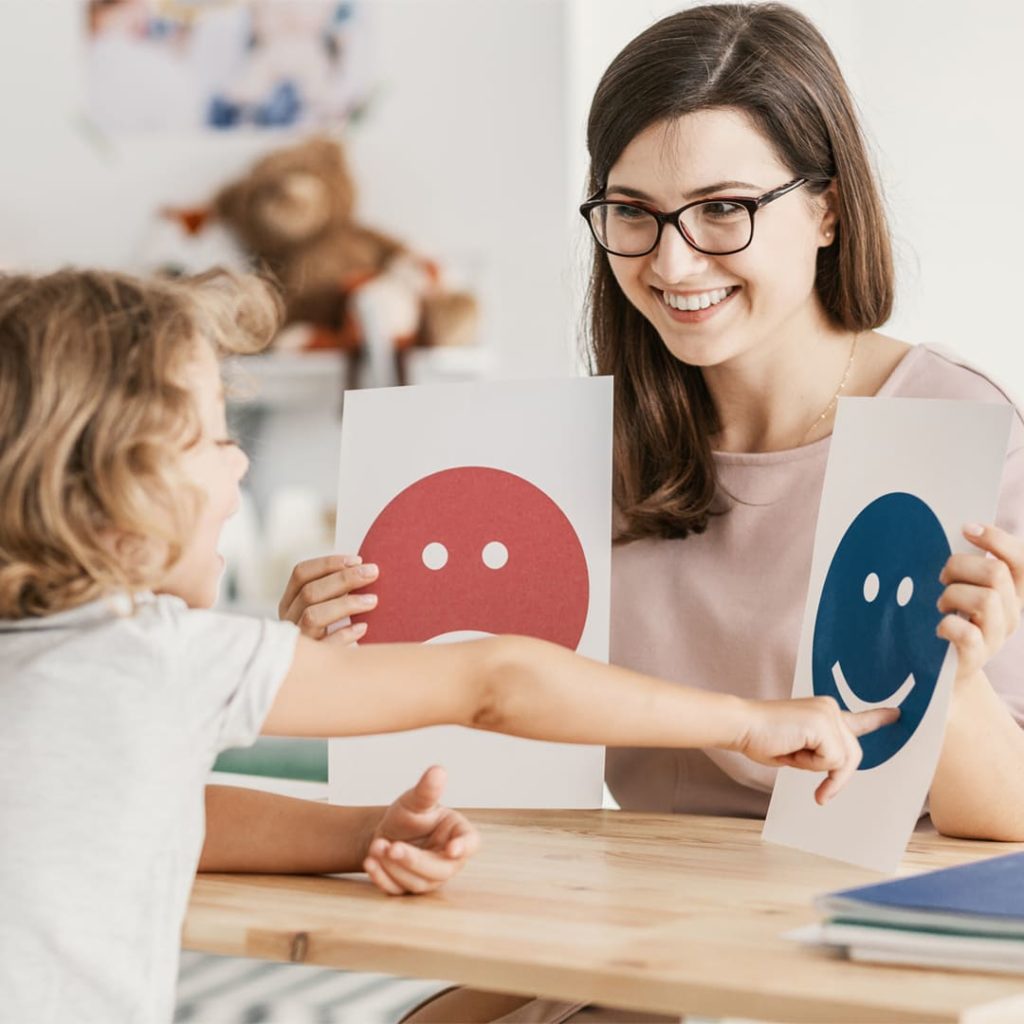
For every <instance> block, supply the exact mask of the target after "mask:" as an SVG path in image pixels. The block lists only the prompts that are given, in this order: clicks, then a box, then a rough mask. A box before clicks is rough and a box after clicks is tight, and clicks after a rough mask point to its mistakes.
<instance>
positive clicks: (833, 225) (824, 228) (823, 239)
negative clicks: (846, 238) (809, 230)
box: [818, 178, 839, 249]
mask: <svg viewBox="0 0 1024 1024" xmlns="http://www.w3.org/2000/svg"><path fill="white" fill-rule="evenodd" d="M818 198H819V201H820V203H821V220H820V222H819V224H818V245H819V246H820V247H821V248H823V249H827V248H828V247H829V246H830V245H831V244H832V243H833V242H834V241H835V240H836V229H837V228H838V226H839V186H838V185H837V184H836V180H835V178H833V179H832V180H831V181H830V182H829V184H828V188H827V189H825V191H824V192H822V193H821V195H820V196H819V197H818Z"/></svg>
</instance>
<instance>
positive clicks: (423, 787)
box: [363, 765, 480, 896]
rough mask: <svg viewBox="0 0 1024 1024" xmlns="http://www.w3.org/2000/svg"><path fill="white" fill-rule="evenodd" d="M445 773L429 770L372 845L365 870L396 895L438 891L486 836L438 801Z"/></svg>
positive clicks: (397, 805) (393, 811)
mask: <svg viewBox="0 0 1024 1024" xmlns="http://www.w3.org/2000/svg"><path fill="white" fill-rule="evenodd" d="M445 781H446V776H445V771H444V769H443V768H441V767H440V766H439V765H434V767H432V768H428V769H427V770H426V771H425V772H424V773H423V776H422V777H421V778H420V781H419V782H417V783H416V785H415V786H413V788H412V789H410V790H407V791H406V792H404V793H403V794H402V795H401V796H400V797H399V798H398V799H397V800H396V801H395V802H394V803H393V804H392V805H391V806H390V807H389V808H388V809H387V810H386V811H385V812H384V817H382V818H381V820H380V824H379V825H378V826H377V828H376V829H375V830H374V832H373V835H372V836H371V837H370V842H369V844H368V846H367V854H366V859H365V860H364V861H363V868H364V870H365V871H366V873H367V874H368V875H369V876H370V878H371V880H372V881H373V883H374V885H376V886H377V887H378V888H379V889H383V890H384V892H386V893H388V894H389V895H391V896H403V895H406V894H408V893H424V892H433V890H434V889H437V888H439V887H440V886H441V885H443V884H444V883H445V882H447V881H448V879H449V878H452V877H453V876H454V875H456V874H458V873H459V871H461V870H462V866H463V864H465V863H466V861H467V860H468V859H469V858H470V857H471V856H472V855H473V854H474V853H476V851H477V850H478V849H479V848H480V833H479V832H477V830H476V829H475V828H474V827H473V826H472V825H471V824H470V823H469V821H468V820H467V819H466V818H465V817H464V816H463V815H461V814H459V812H458V811H453V810H451V809H450V808H448V807H442V806H441V805H440V803H439V802H438V801H439V800H440V799H441V793H442V791H443V790H444V784H445Z"/></svg>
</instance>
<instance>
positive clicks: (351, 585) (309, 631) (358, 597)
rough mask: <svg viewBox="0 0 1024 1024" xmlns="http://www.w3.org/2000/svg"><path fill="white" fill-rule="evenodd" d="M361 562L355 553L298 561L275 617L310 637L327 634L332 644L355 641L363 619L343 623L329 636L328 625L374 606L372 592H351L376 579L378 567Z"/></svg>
mask: <svg viewBox="0 0 1024 1024" xmlns="http://www.w3.org/2000/svg"><path fill="white" fill-rule="evenodd" d="M361 562H362V559H361V558H360V557H359V556H358V555H327V556H325V557H323V558H310V559H308V560H307V561H305V562H299V564H298V565H297V566H295V568H294V569H292V574H291V576H290V577H289V578H288V585H287V586H286V587H285V588H284V596H283V597H282V598H281V603H280V604H279V605H278V606H277V614H278V616H279V617H280V618H282V619H287V620H288V621H289V622H294V623H295V624H296V625H297V626H298V627H299V629H300V630H301V631H302V633H303V635H305V636H308V637H311V638H312V639H313V640H321V639H323V638H324V637H325V636H327V638H328V639H329V640H330V641H331V642H332V643H341V644H352V643H355V642H356V641H357V640H358V639H359V638H360V637H362V636H363V634H364V633H365V632H366V623H365V622H358V623H356V624H354V625H349V626H343V627H342V628H341V629H338V630H336V631H335V632H333V633H331V634H330V635H329V636H328V634H327V627H328V626H330V625H332V624H333V623H335V622H338V621H339V620H340V619H345V618H348V617H349V616H351V615H358V614H359V613H360V612H368V611H369V610H370V609H371V608H374V607H376V605H377V596H376V595H375V594H354V593H352V591H354V590H358V589H359V588H360V587H365V586H367V585H368V584H370V583H372V582H373V581H374V580H375V579H376V578H377V566H375V565H362V564H361Z"/></svg>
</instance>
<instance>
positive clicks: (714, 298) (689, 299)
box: [661, 288, 732, 311]
mask: <svg viewBox="0 0 1024 1024" xmlns="http://www.w3.org/2000/svg"><path fill="white" fill-rule="evenodd" d="M731 293H732V288H716V289H715V290H714V291H713V292H701V293H700V294H697V295H693V294H691V295H673V294H672V293H671V292H662V293H661V298H662V301H663V302H664V303H665V305H666V306H671V307H672V308H673V309H685V310H690V311H693V310H697V309H707V308H708V306H717V305H718V303H719V302H721V301H722V300H723V299H724V298H726V297H727V296H729V295H730V294H731Z"/></svg>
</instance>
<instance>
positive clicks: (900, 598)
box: [896, 576, 914, 608]
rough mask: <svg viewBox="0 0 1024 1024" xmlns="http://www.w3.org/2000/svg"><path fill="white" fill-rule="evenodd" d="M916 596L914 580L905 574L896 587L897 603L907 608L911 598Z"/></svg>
mask: <svg viewBox="0 0 1024 1024" xmlns="http://www.w3.org/2000/svg"><path fill="white" fill-rule="evenodd" d="M913 596H914V581H913V580H912V579H911V578H910V577H909V576H904V577H903V579H901V580H900V585H899V586H898V587H897V588H896V603H897V604H898V605H899V606H900V607H901V608H905V607H906V606H907V605H908V604H909V603H910V599H911V598H912V597H913Z"/></svg>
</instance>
